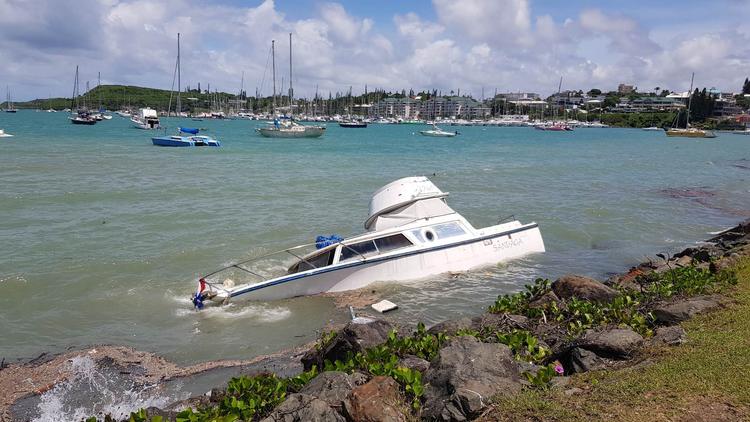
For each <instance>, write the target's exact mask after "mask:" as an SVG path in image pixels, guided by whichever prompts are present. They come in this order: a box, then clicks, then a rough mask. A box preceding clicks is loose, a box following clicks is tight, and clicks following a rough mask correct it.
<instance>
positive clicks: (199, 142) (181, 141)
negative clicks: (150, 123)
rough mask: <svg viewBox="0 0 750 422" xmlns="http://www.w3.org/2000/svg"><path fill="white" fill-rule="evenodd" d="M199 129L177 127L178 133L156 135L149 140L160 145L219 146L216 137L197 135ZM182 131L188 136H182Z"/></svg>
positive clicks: (219, 143)
mask: <svg viewBox="0 0 750 422" xmlns="http://www.w3.org/2000/svg"><path fill="white" fill-rule="evenodd" d="M198 132H200V129H195V128H188V127H181V128H179V135H172V136H157V137H154V138H151V142H152V143H153V144H154V145H156V146H160V147H220V146H221V142H219V141H217V140H216V139H214V138H212V137H210V136H205V135H198ZM183 133H186V134H188V135H189V136H183Z"/></svg>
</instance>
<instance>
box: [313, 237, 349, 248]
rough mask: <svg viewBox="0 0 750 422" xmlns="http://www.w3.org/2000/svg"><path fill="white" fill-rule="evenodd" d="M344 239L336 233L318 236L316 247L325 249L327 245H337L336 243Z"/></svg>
mask: <svg viewBox="0 0 750 422" xmlns="http://www.w3.org/2000/svg"><path fill="white" fill-rule="evenodd" d="M343 240H344V238H343V237H341V236H338V235H335V234H332V235H330V236H318V237H316V238H315V248H316V249H323V248H325V247H326V246H329V245H335V244H336V243H339V242H341V241H343Z"/></svg>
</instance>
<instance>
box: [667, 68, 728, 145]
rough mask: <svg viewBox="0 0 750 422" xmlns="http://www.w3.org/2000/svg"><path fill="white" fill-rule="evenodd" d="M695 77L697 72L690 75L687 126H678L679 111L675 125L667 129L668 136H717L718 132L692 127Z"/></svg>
mask: <svg viewBox="0 0 750 422" xmlns="http://www.w3.org/2000/svg"><path fill="white" fill-rule="evenodd" d="M694 79H695V72H693V74H692V76H690V91H688V95H689V97H688V108H687V117H686V120H685V127H684V128H679V127H676V124H677V120H678V118H679V117H680V113H677V116H676V117H675V127H673V128H671V129H669V130H667V136H679V137H682V138H715V137H716V134H715V133H714V132H713V131H710V130H704V129H698V128H694V127H690V107H691V105H692V103H693V80H694Z"/></svg>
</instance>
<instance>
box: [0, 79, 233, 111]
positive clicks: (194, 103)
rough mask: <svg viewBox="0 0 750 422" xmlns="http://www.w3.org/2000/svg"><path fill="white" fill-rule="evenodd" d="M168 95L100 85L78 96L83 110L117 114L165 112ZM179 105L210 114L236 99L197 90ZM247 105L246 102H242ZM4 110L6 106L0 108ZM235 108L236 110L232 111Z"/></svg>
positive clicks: (60, 101) (51, 103) (61, 103)
mask: <svg viewBox="0 0 750 422" xmlns="http://www.w3.org/2000/svg"><path fill="white" fill-rule="evenodd" d="M170 94H171V92H170V91H168V90H165V89H155V88H144V87H140V86H130V85H101V86H99V87H96V88H94V89H92V90H90V91H89V92H87V93H86V94H84V95H81V98H80V100H79V101H80V102H81V104H83V102H84V101H85V103H86V106H88V108H90V109H97V108H99V104H100V102H101V105H102V106H103V107H104V108H106V109H107V110H119V109H122V108H128V107H130V108H140V107H151V108H154V109H156V110H160V111H162V110H167V107H168V106H169V96H170ZM180 97H181V103H182V111H188V112H198V111H203V110H209V109H210V108H211V104H212V102H213V103H214V104H216V103H222V104H227V103H230V102H232V104H233V102H234V100H235V98H236V97H237V95H234V94H228V93H226V92H219V93H210V94H208V93H205V92H198V91H197V90H193V91H187V92H182V94H181V95H180ZM175 98H176V96H175V95H173V97H172V110H174V107H175ZM71 104H72V101H71V99H70V98H50V99H36V100H31V101H26V102H21V103H14V105H15V106H16V108H30V109H45V110H46V109H48V108H53V109H56V110H61V109H64V108H71ZM243 104H246V102H243ZM0 106H2V107H5V103H2V104H0ZM235 108H236V107H235Z"/></svg>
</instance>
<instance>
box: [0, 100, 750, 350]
mask: <svg viewBox="0 0 750 422" xmlns="http://www.w3.org/2000/svg"><path fill="white" fill-rule="evenodd" d="M164 122H165V124H167V125H169V126H174V125H175V121H174V120H169V119H164ZM182 124H183V125H185V124H188V125H198V126H200V127H203V128H207V129H208V132H207V133H208V134H211V135H213V136H214V137H216V138H218V139H220V140H221V141H222V143H223V145H224V146H223V147H222V148H184V149H183V148H158V147H154V146H152V145H151V143H150V139H149V136H150V135H151V133H148V132H145V131H141V130H138V129H134V128H131V127H130V125H129V122H128V121H127V120H126V119H121V118H119V117H115V118H114V119H113V120H111V121H105V122H100V123H99V124H97V125H95V126H92V127H82V126H74V125H71V124H70V123H69V122H68V120H67V115H65V114H63V113H55V114H52V113H37V112H33V111H22V112H19V113H17V114H16V115H9V114H0V128H3V129H5V130H6V131H7V132H9V133H12V134H14V135H16V136H15V137H13V138H0V180H2V189H0V215H2V219H0V291H1V292H2V294H0V328H1V329H2V333H3V340H2V342H0V357H5V358H7V359H12V358H17V357H28V356H32V355H37V354H39V353H40V352H42V351H60V350H63V349H65V348H66V347H69V346H85V345H89V344H96V343H115V344H127V345H132V346H134V347H136V348H139V349H144V350H150V351H154V352H158V353H160V354H163V355H165V356H167V357H168V358H170V359H173V360H176V361H178V362H182V363H187V362H195V361H200V360H206V359H219V358H240V357H243V358H247V357H251V356H254V355H258V354H265V353H270V352H274V351H277V350H279V349H281V348H284V347H288V346H292V345H296V344H299V343H302V342H304V341H308V340H311V339H314V338H315V337H316V336H317V333H316V330H320V329H321V328H322V327H323V326H324V325H325V324H326V323H328V322H330V321H344V320H346V319H347V318H348V312H347V311H345V310H343V309H341V308H337V307H336V306H335V305H334V301H333V300H332V299H331V298H325V297H314V298H297V299H293V300H287V301H281V302H274V303H248V302H244V303H243V302H237V303H234V304H233V305H231V306H229V307H226V308H219V309H212V310H210V311H208V312H202V313H196V312H193V311H192V309H191V306H190V304H189V303H188V300H187V299H188V296H189V295H190V293H191V292H192V291H193V290H194V288H195V279H196V276H198V275H199V274H200V273H203V272H207V271H210V270H212V269H215V268H217V267H219V266H221V265H222V264H225V263H227V262H229V261H232V260H234V259H239V258H243V257H248V256H251V255H253V254H257V253H259V251H261V250H274V249H283V248H285V247H289V246H292V245H297V244H301V243H308V242H310V241H312V239H313V238H314V237H315V236H316V235H318V234H331V233H338V234H343V235H351V234H355V233H358V232H360V231H361V229H362V224H363V222H364V219H365V217H366V215H367V206H368V201H369V198H370V194H371V193H372V192H373V191H375V190H376V189H378V188H379V187H380V186H382V185H384V184H386V183H388V182H389V181H392V180H394V179H397V178H400V177H404V176H411V175H428V176H430V177H431V179H432V180H433V181H434V182H435V184H437V185H438V186H439V187H440V188H441V189H443V190H445V191H449V192H451V197H450V198H449V203H450V204H451V205H452V206H453V207H454V208H455V209H456V210H458V211H459V212H461V213H462V214H463V215H464V216H466V217H467V218H468V219H469V221H471V222H472V223H473V224H474V225H475V226H476V227H483V226H486V225H492V224H494V223H495V222H496V221H497V220H498V219H499V218H501V217H505V216H507V215H510V214H514V215H515V216H516V217H517V218H518V219H519V220H521V221H522V222H530V221H536V222H538V223H539V225H540V227H541V230H542V235H543V237H544V240H545V243H546V246H547V250H548V252H547V253H546V254H544V255H540V256H534V257H530V258H528V259H525V260H521V261H516V262H513V263H510V264H509V265H507V266H498V267H496V268H491V269H488V270H483V271H477V272H472V273H467V274H458V275H454V276H441V277H436V278H434V279H431V280H425V281H419V282H416V283H413V284H408V285H383V286H377V287H376V288H375V289H376V290H377V292H378V294H379V295H380V296H382V297H384V298H388V299H390V300H392V301H394V302H396V303H397V304H399V306H400V309H399V310H398V311H396V312H395V313H393V314H390V315H391V316H392V317H393V318H399V319H403V320H406V321H412V322H416V321H417V320H422V321H425V322H427V323H433V322H437V321H439V320H442V319H444V318H447V317H449V316H452V315H456V314H465V313H476V312H480V311H481V310H482V309H484V308H485V307H486V306H487V305H488V304H489V303H491V301H492V300H493V299H494V297H495V296H496V295H497V294H499V293H504V292H509V291H513V290H517V289H519V288H520V287H521V286H522V285H523V284H524V283H527V282H529V281H531V280H533V278H535V277H538V276H541V277H550V278H554V277H557V276H559V275H561V274H563V273H566V272H571V271H574V272H577V273H584V274H588V275H591V276H596V277H600V278H604V277H606V276H607V275H608V273H609V272H612V271H619V270H623V269H625V268H627V267H629V266H631V265H634V264H635V263H637V262H639V261H641V260H642V259H643V258H644V256H645V255H648V254H654V253H656V252H659V251H676V250H677V249H679V248H681V247H684V246H685V245H687V244H689V243H692V242H695V241H696V240H699V239H704V238H706V237H708V233H709V232H711V231H716V230H719V229H722V228H725V227H727V226H730V225H732V224H734V223H736V222H737V221H739V220H741V219H743V218H747V217H748V216H750V214H749V213H748V210H750V191H749V190H750V183H749V182H748V181H749V179H750V139H747V137H744V136H736V135H731V134H721V135H720V136H719V137H718V138H716V139H713V140H701V139H674V138H672V139H668V138H666V137H665V136H664V134H663V133H660V132H656V133H655V132H644V131H640V130H630V129H579V130H576V131H574V132H572V133H554V132H542V131H535V130H532V129H528V128H494V127H461V128H458V129H459V130H460V131H461V136H459V137H457V138H454V139H440V138H424V137H421V136H419V135H415V134H414V132H416V131H417V130H419V129H420V127H418V126H412V125H400V126H397V125H371V126H370V127H369V128H367V129H342V128H339V127H338V126H337V125H329V129H328V133H326V135H325V136H324V137H323V138H321V139H317V140H278V139H265V138H260V137H258V136H256V135H255V133H254V130H253V129H254V127H255V126H256V124H257V122H252V121H243V120H236V121H211V120H206V121H202V122H192V121H183V122H182ZM433 174H434V176H433Z"/></svg>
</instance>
